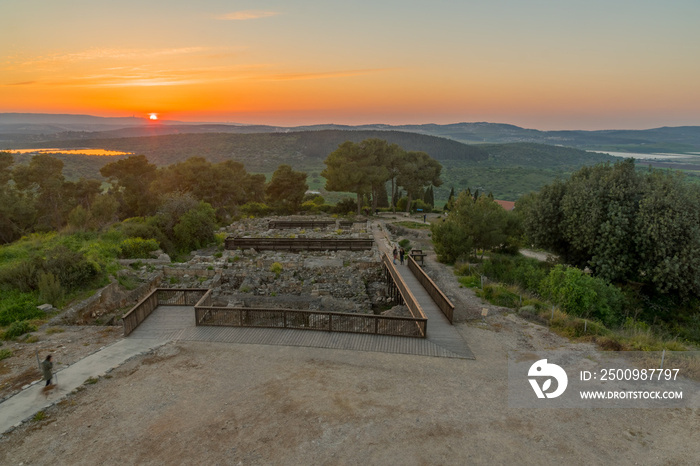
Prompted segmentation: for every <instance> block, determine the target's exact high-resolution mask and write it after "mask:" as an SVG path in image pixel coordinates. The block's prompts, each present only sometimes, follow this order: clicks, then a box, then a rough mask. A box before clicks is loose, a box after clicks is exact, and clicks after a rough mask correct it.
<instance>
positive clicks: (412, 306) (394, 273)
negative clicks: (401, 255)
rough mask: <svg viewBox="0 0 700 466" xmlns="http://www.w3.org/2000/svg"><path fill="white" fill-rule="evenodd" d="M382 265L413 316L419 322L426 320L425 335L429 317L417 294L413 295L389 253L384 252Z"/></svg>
mask: <svg viewBox="0 0 700 466" xmlns="http://www.w3.org/2000/svg"><path fill="white" fill-rule="evenodd" d="M382 265H383V266H384V268H385V269H386V270H387V271H388V272H389V275H390V276H391V279H392V280H393V282H394V284H395V285H396V287H397V288H398V290H399V293H400V294H401V297H402V298H403V301H404V304H405V305H406V307H407V308H408V310H409V312H410V313H411V315H412V316H413V318H414V319H416V321H417V322H418V321H422V320H425V325H424V326H423V336H425V335H426V334H425V327H427V323H428V319H427V318H426V317H425V313H424V312H423V309H422V308H421V307H420V304H419V303H418V300H417V299H416V298H415V296H413V293H411V290H410V289H409V288H408V285H406V282H404V281H403V278H401V275H400V274H399V272H398V270H396V266H395V265H394V263H393V262H392V261H391V259H389V255H388V254H387V253H384V255H383V256H382Z"/></svg>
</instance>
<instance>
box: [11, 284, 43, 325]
mask: <svg viewBox="0 0 700 466" xmlns="http://www.w3.org/2000/svg"><path fill="white" fill-rule="evenodd" d="M38 305H39V303H38V302H37V296H36V294H30V293H20V292H18V291H16V290H14V291H8V292H3V299H2V301H0V326H6V325H10V324H12V323H13V322H16V321H21V320H29V319H34V318H37V317H43V316H44V312H43V311H41V310H39V309H37V306H38Z"/></svg>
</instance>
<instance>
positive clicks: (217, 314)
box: [195, 306, 427, 338]
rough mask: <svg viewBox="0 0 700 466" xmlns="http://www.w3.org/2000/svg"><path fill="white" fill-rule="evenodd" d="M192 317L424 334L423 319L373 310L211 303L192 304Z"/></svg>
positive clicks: (203, 321)
mask: <svg viewBox="0 0 700 466" xmlns="http://www.w3.org/2000/svg"><path fill="white" fill-rule="evenodd" d="M195 318H196V323H197V325H201V326H207V325H211V326H229V327H263V328H291V329H300V330H324V331H327V332H347V333H371V334H376V335H396V336H407V337H419V338H422V337H424V336H425V324H426V322H427V321H426V320H425V319H422V320H417V319H414V318H411V317H392V316H378V315H373V314H350V313H341V312H325V311H303V310H298V309H270V308H239V307H213V306H197V307H195Z"/></svg>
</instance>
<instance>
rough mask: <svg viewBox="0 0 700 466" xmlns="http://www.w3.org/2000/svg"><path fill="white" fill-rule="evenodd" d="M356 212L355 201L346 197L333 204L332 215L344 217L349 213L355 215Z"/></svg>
mask: <svg viewBox="0 0 700 466" xmlns="http://www.w3.org/2000/svg"><path fill="white" fill-rule="evenodd" d="M356 211H357V201H356V200H355V199H352V198H349V197H346V198H345V199H342V200H341V201H339V202H337V203H336V204H335V207H334V208H333V213H336V214H340V215H345V214H347V213H349V212H352V213H355V212H356Z"/></svg>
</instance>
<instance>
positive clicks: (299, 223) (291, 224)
mask: <svg viewBox="0 0 700 466" xmlns="http://www.w3.org/2000/svg"><path fill="white" fill-rule="evenodd" d="M355 223H367V222H366V220H363V221H354V220H337V221H336V220H270V222H269V223H268V224H267V227H268V228H269V229H283V228H328V227H335V226H336V225H337V226H338V228H342V229H350V228H352V227H353V225H354V224H355Z"/></svg>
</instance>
